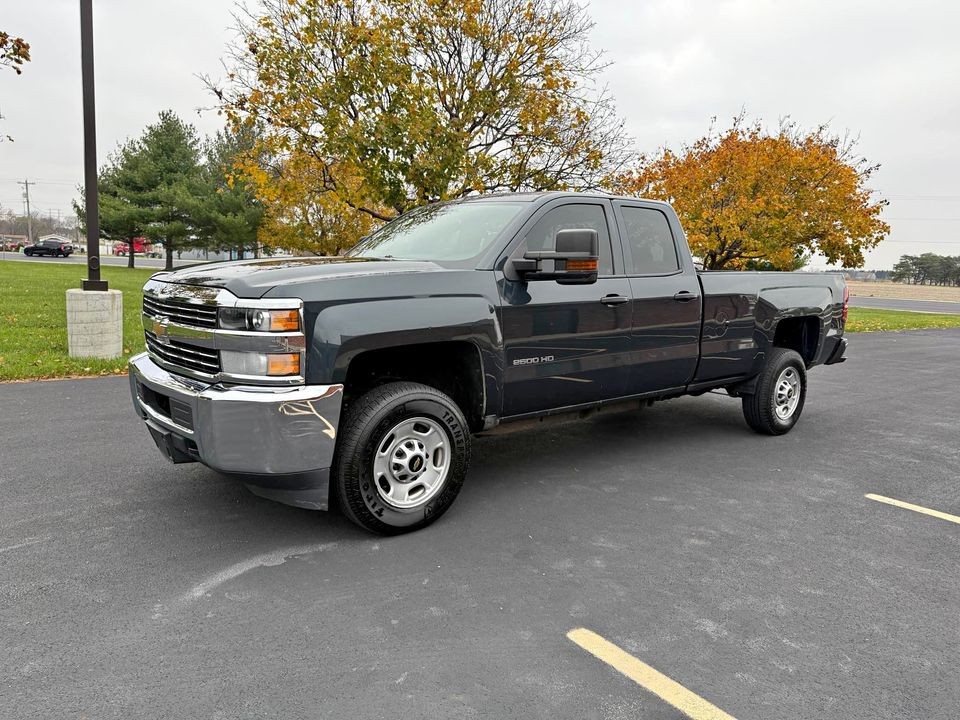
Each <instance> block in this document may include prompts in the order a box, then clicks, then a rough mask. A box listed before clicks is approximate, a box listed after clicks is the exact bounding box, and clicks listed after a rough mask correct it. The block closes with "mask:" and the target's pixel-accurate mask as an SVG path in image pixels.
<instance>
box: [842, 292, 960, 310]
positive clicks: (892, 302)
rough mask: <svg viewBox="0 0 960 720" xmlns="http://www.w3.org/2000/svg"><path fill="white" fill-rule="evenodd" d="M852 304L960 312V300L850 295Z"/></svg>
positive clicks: (896, 308) (876, 307)
mask: <svg viewBox="0 0 960 720" xmlns="http://www.w3.org/2000/svg"><path fill="white" fill-rule="evenodd" d="M850 306H851V307H860V308H875V309H878V310H906V311H909V312H927V313H949V314H960V302H950V301H948V300H907V299H902V298H877V297H857V296H855V295H851V296H850Z"/></svg>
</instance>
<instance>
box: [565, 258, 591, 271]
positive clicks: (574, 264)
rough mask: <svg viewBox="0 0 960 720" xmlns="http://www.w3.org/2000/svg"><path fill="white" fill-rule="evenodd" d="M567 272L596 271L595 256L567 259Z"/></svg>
mask: <svg viewBox="0 0 960 720" xmlns="http://www.w3.org/2000/svg"><path fill="white" fill-rule="evenodd" d="M566 270H567V272H597V258H590V259H589V260H567V268H566Z"/></svg>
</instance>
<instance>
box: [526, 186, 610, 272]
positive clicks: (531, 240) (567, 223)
mask: <svg viewBox="0 0 960 720" xmlns="http://www.w3.org/2000/svg"><path fill="white" fill-rule="evenodd" d="M558 230H596V231H597V235H598V240H599V244H600V263H599V274H600V275H613V253H612V251H611V249H610V231H609V229H608V228H607V216H606V213H605V212H604V210H603V206H602V205H588V204H585V203H575V204H571V205H561V206H560V207H557V208H554V209H553V210H550V211H548V212H547V214H546V215H544V216H543V217H542V218H540V219H539V220H537V222H536V223H535V224H534V226H533V227H532V228H530V231H529V232H528V233H527V235H526V237H525V238H524V241H523V242H522V243H521V244H520V247H519V248H518V250H517V251H515V254H516V255H517V256H519V255H523V253H525V252H527V251H531V250H533V251H536V250H553V243H554V238H555V237H556V234H557V231H558Z"/></svg>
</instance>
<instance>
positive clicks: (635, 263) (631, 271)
mask: <svg viewBox="0 0 960 720" xmlns="http://www.w3.org/2000/svg"><path fill="white" fill-rule="evenodd" d="M618 210H619V212H620V219H621V220H622V222H623V244H624V249H625V251H626V254H627V260H626V263H627V274H628V275H670V274H672V273H676V272H679V271H680V256H679V253H678V252H677V243H676V240H675V238H674V237H673V233H672V232H671V230H670V222H669V221H668V220H667V216H666V215H665V214H664V213H662V212H661V211H660V210H657V209H655V208H650V207H639V206H635V205H620V206H619V208H618Z"/></svg>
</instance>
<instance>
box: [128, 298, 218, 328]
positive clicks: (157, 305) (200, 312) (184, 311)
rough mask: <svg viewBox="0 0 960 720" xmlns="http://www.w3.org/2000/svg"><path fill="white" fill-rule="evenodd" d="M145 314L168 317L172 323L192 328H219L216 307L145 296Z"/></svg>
mask: <svg viewBox="0 0 960 720" xmlns="http://www.w3.org/2000/svg"><path fill="white" fill-rule="evenodd" d="M143 312H145V313H146V314H147V315H152V316H154V317H167V318H169V319H170V320H171V321H172V322H175V323H179V324H181V325H188V326H190V327H203V328H215V327H216V326H217V306H216V305H203V304H199V303H191V302H184V301H183V300H176V299H173V298H164V297H159V296H156V295H147V294H144V296H143Z"/></svg>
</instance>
